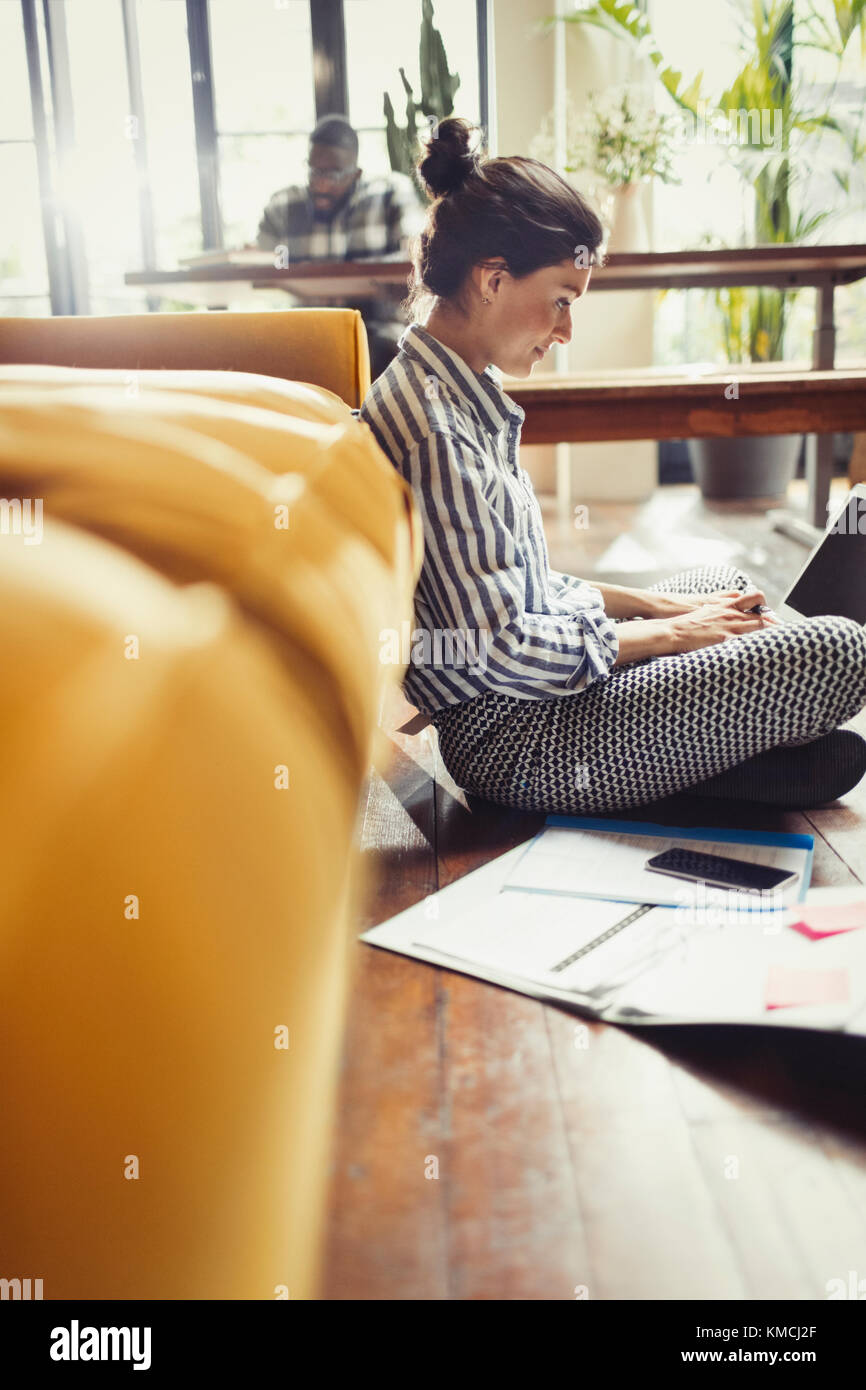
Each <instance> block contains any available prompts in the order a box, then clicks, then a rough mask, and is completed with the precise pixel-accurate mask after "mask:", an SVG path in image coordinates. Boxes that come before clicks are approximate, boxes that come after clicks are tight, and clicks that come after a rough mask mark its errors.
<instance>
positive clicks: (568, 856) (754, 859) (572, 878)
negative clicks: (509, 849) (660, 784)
mask: <svg viewBox="0 0 866 1390" xmlns="http://www.w3.org/2000/svg"><path fill="white" fill-rule="evenodd" d="M615 826H616V823H615V822H611V827H612V828H611V829H589V830H584V829H578V828H573V827H572V826H568V825H557V824H549V825H547V826H545V828H544V829H543V830H542V831H541V832H540V833H539V834H538V835H537V836H536V838H535V839H534V840H533V841H532V842H531V843H530V845H529V848H528V849H527V851H526V853H525V854H524V855H523V857H522V858H521V859H520V860H519V861H518V863H517V865H516V866H515V868H514V869H513V870H512V872H511V874H510V875H509V877H508V880H507V887H508V888H509V889H521V890H523V891H532V892H535V893H544V894H549V895H555V894H569V893H570V894H577V895H580V896H589V897H598V898H609V897H610V894H611V890H612V889H614V890H615V891H616V894H617V896H618V898H619V899H620V900H622V901H627V902H635V903H660V904H661V903H663V904H666V905H668V906H672V907H693V908H694V907H701V906H702V905H703V906H705V907H714V906H716V905H719V904H723V903H726V902H730V901H731V899H736V904H737V907H738V909H739V910H742V911H763V910H765V909H769V910H772V911H777V910H779V908H780V907H782V906H785V905H788V904H790V903H793V902H796V901H797V900H798V899H799V898H801V897H802V896H803V895H804V893H805V889H806V886H807V884H808V874H809V871H810V868H811V839H810V837H808V836H798V837H790V838H796V839H799V840H802V841H804V842H806V843H804V844H803V845H802V846H799V845H775V844H766V843H746V842H745V841H746V837H745V836H744V837H743V840H742V841H738V840H735V839H716V838H709V836H707V837H706V838H693V837H692V836H691V835H684V834H682V833H679V834H678V833H677V832H676V831H674V830H671V831H670V832H669V834H667V835H664V834H657V833H640V832H638V833H625V832H623V831H620V830H617V829H616V828H615ZM675 846H683V847H684V848H687V849H692V850H703V851H705V852H707V853H709V854H721V855H724V856H725V857H726V858H729V859H742V860H744V861H745V862H747V863H751V864H768V865H771V866H772V867H773V868H780V869H788V870H793V871H794V872H795V873H796V878H795V879H794V880H793V881H792V883H791V884H790V885H788V886H785V887H782V888H780V889H777V890H775V891H773V892H770V893H765V894H760V895H759V894H756V893H747V892H745V891H739V890H737V891H732V890H729V889H725V888H714V887H711V886H709V885H707V884H704V883H690V882H688V881H687V880H685V879H677V878H673V877H668V876H665V875H663V874H658V873H653V872H651V871H649V870H647V869H645V868H644V865H645V863H646V860H647V859H648V858H649V857H650V855H654V854H659V853H661V852H662V851H664V850H666V849H670V848H673V847H675Z"/></svg>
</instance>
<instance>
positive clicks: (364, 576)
mask: <svg viewBox="0 0 866 1390" xmlns="http://www.w3.org/2000/svg"><path fill="white" fill-rule="evenodd" d="M299 313H300V314H301V315H302V316H303V318H302V319H301V318H294V322H292V319H293V316H294V315H298V314H299ZM333 315H338V316H342V320H343V327H340V326H339V325H338V324H337V323H336V322H335V320H334V318H333V317H331V316H333ZM347 316H348V317H347ZM151 317H152V318H155V319H159V320H161V322H159V323H158V325H157V326H156V327H154V328H151V324H150V319H142V320H138V321H137V323H135V322H131V321H130V320H117V321H115V322H112V323H109V321H107V320H102V321H86V320H82V321H81V322H80V323H77V324H76V326H75V330H74V332H73V329H72V324H71V322H70V321H66V322H62V321H61V323H60V325H59V327H58V332H57V336H56V338H52V326H53V324H52V321H50V320H48V321H44V322H38V323H34V322H33V321H21V324H20V326H19V325H18V324H16V325H15V332H16V335H17V341H18V344H19V346H18V348H17V349H16V355H19V357H20V355H21V354H24V355H26V354H27V351H28V349H27V343H28V342H31V343H32V344H34V348H33V352H32V355H33V356H34V357H35V356H36V349H37V347H38V356H39V360H38V363H37V364H36V365H32V364H30V365H28V364H23V365H22V364H20V363H19V365H12V366H7V367H2V368H0V495H2V498H3V499H4V500H5V502H6V504H7V505H6V510H5V511H4V517H5V518H6V525H5V527H4V532H3V534H0V589H2V602H0V633H2V642H3V651H4V667H5V672H6V674H5V678H4V680H3V681H2V682H0V711H2V727H3V729H4V735H5V756H4V758H3V760H2V771H0V788H2V794H0V833H2V839H3V844H4V872H3V880H2V881H3V888H4V892H3V898H2V907H0V941H2V969H0V1021H2V1022H0V1027H2V1035H3V1057H4V1067H3V1073H2V1078H0V1110H2V1113H3V1123H2V1126H0V1232H2V1250H3V1265H4V1268H3V1270H2V1273H3V1275H4V1277H6V1278H9V1279H14V1278H20V1279H22V1280H23V1279H28V1278H29V1279H31V1280H36V1279H40V1280H42V1292H43V1297H45V1298H46V1299H54V1298H70V1299H79V1298H82V1299H130V1298H146V1299H150V1298H157V1299H194V1298H205V1299H213V1298H216V1299H238V1298H240V1299H258V1298H264V1299H273V1298H283V1297H291V1298H309V1297H314V1296H315V1293H316V1289H317V1278H318V1269H319V1257H320V1248H321V1235H322V1227H323V1211H324V1204H325V1199H326V1190H327V1165H328V1153H329V1142H330V1134H331V1128H332V1122H333V1105H334V1098H335V1087H336V1078H337V1070H338V1064H339V1054H340V1044H341V1035H342V1021H343V1013H344V1006H345V1000H346V992H347V988H348V986H349V980H350V968H351V955H352V952H351V943H352V937H353V931H352V924H353V918H354V916H355V914H356V911H357V905H358V901H359V895H360V894H361V893H362V892H364V891H368V890H369V887H370V885H369V884H367V883H365V881H364V876H363V872H362V869H361V865H360V861H359V857H358V852H357V848H356V840H355V827H356V818H357V812H358V805H359V793H360V791H361V788H362V786H363V783H364V779H365V777H366V775H367V772H368V770H369V768H370V766H371V764H372V765H374V766H375V765H381V760H382V758H383V755H384V754H383V748H384V741H383V742H382V743H381V744H380V742H379V740H380V739H381V738H382V736H381V734H380V733H379V731H378V730H377V727H376V725H377V719H376V715H377V709H378V707H379V702H380V700H381V697H382V695H383V692H384V688H385V686H386V685H387V684H388V683H389V682H392V681H393V682H397V683H399V680H400V678H401V676H402V674H403V672H402V670H401V669H400V668H398V667H393V666H391V667H389V666H386V665H382V664H381V663H380V662H379V656H378V654H379V650H380V641H379V635H380V633H381V631H382V629H383V628H393V627H398V625H399V624H400V623H401V622H402V621H403V619H404V618H408V617H410V616H411V613H412V594H413V591H414V586H415V583H416V582H417V578H418V574H419V572H420V564H421V547H422V541H421V532H420V526H419V524H418V517H417V514H416V511H415V507H414V504H413V502H412V497H411V492H410V491H409V489H408V487H407V486H406V484H405V483H404V482H403V481H402V479H401V478H400V477H399V476H398V475H397V474H396V472H395V471H394V470H393V468H392V467H391V465H390V464H389V462H388V460H387V459H386V458H385V457H384V455H383V454H382V453H381V452H380V451H379V449H378V448H377V447H376V445H375V442H374V441H373V439H372V436H371V435H370V432H369V431H368V430H367V429H366V427H365V426H363V425H362V424H360V422H358V421H357V420H355V419H353V418H352V416H351V413H350V410H349V403H350V402H351V401H352V400H353V399H357V398H358V394H359V393H361V394H362V393H363V386H364V371H365V358H364V353H363V351H359V350H358V346H357V345H358V342H359V339H360V336H361V335H362V334H363V327H362V326H360V324H359V322H358V323H356V322H354V319H355V316H354V315H353V314H351V311H337V310H333V311H328V310H322V311H290V312H288V313H286V314H285V315H261V316H253V315H237V316H235V315H228V314H226V315H219V316H217V315H207V316H204V315H201V316H198V315H177V316H174V315H154V316H151ZM192 318H200V319H201V320H202V324H201V329H200V330H198V331H200V332H201V333H203V334H204V337H203V338H201V339H199V340H197V341H200V342H201V343H202V344H204V343H205V342H206V345H207V356H206V358H205V359H204V361H205V367H206V368H207V369H206V370H199V369H198V360H197V357H196V355H195V354H193V352H192V349H191V348H190V361H189V365H188V368H187V369H179V362H178V358H179V356H180V354H179V352H178V351H177V350H176V344H175V343H174V340H173V335H172V321H174V320H177V321H178V323H179V324H180V325H181V326H180V327H179V329H178V332H179V334H180V337H181V338H183V340H184V342H185V343H186V345H187V347H189V345H190V343H191V341H192V340H191V339H190V338H189V337H188V336H187V337H184V335H188V334H189V333H190V331H191V330H190V326H189V320H190V319H192ZM235 318H243V319H247V320H251V319H253V318H258V319H261V320H263V321H264V320H266V322H261V323H260V324H258V325H256V324H253V323H251V322H250V323H248V325H247V328H248V330H249V331H248V332H247V333H246V334H245V335H241V337H240V338H239V337H238V330H237V328H236V326H235V324H234V323H233V322H232V320H233V319H235ZM274 318H279V319H283V320H284V321H283V322H282V323H281V324H280V325H279V326H275V327H272V325H271V323H270V320H271V319H274ZM295 325H297V327H295ZM7 327H8V324H4V323H0V343H2V344H3V353H4V355H5V354H6V353H8V352H9V351H10V347H9V338H8V337H7V336H6V330H7ZM28 327H29V328H30V329H31V331H32V334H33V336H32V338H30V339H28V334H27V331H26V330H27V328H28ZM311 328H312V329H314V330H315V340H316V341H318V342H326V341H329V340H330V341H333V340H334V335H335V334H336V336H337V338H338V339H339V340H340V342H341V347H340V348H339V350H338V351H337V352H336V353H335V360H336V361H338V362H341V363H342V364H343V365H342V366H341V367H340V368H339V370H330V369H329V370H324V369H323V371H322V376H323V378H324V380H325V382H326V388H327V389H326V390H319V389H317V387H318V383H317V382H316V381H315V380H313V381H312V384H310V385H301V384H298V383H294V382H291V381H289V380H278V379H277V378H275V377H274V376H272V375H269V374H266V375H262V374H260V373H259V372H258V366H259V365H260V364H259V362H258V359H257V358H256V355H255V352H254V351H253V350H252V345H254V344H255V343H256V342H267V348H266V350H265V352H264V356H263V359H262V360H263V361H264V363H265V364H266V365H267V366H268V367H269V368H270V367H272V366H273V365H274V362H275V361H276V358H277V356H279V357H280V360H281V362H282V365H283V367H284V368H285V367H286V365H287V363H289V362H293V363H294V364H295V365H296V369H297V370H298V371H299V372H300V373H301V374H302V375H304V376H305V380H306V381H307V382H310V381H311V378H312V377H313V373H312V372H311V371H309V370H306V371H305V370H304V369H303V368H302V367H301V366H299V365H298V364H302V363H304V362H305V360H306V361H307V363H308V364H309V361H311V360H312V358H311V357H308V358H307V359H305V356H304V352H305V349H304V342H305V341H306V339H307V336H308V334H309V332H310V329H311ZM88 329H91V330H92V332H93V335H94V336H93V343H94V344H98V345H99V346H98V350H97V347H93V360H92V362H91V360H90V359H89V361H88V365H86V366H81V365H79V366H75V367H69V366H64V365H59V366H57V365H52V363H53V362H54V361H55V360H56V361H58V362H61V363H62V362H66V361H67V360H68V356H70V355H71V356H72V357H73V358H74V360H75V361H76V362H78V363H80V362H81V359H82V355H85V356H87V353H85V352H84V349H83V347H82V344H85V343H86V344H87V347H88V352H89V349H90V347H91V346H92V344H91V343H90V339H89V338H88ZM124 329H125V330H126V334H131V336H130V337H128V338H127V337H126V336H125V333H124ZM221 332H225V333H226V334H227V343H226V345H227V354H226V357H227V360H230V363H231V367H232V369H231V371H221V370H218V364H219V362H220V355H219V352H218V350H217V346H216V345H215V344H218V341H219V337H220V333H221ZM296 332H297V333H298V334H300V338H299V339H298V340H295V338H294V337H293V334H294V333H296ZM241 341H243V343H244V344H245V348H244V352H243V353H242V354H240V355H239V354H238V344H239V343H240V342H241ZM277 343H279V344H280V347H279V349H277V347H276V346H275V344H277ZM109 346H110V350H111V353H112V361H113V363H114V365H113V366H110V367H106V366H104V365H102V361H103V360H104V354H105V353H106V352H107V351H108V347H109ZM142 362H148V363H158V364H160V365H159V369H151V368H150V367H145V366H142ZM240 364H242V365H240ZM332 366H333V364H332ZM329 392H334V393H335V394H334V395H333V396H332V395H330V394H328V393H329ZM337 397H342V399H337ZM14 499H17V500H18V502H19V503H20V511H19V512H18V513H16V512H15V509H14V508H13V507H12V505H11V502H12V500H14ZM37 502H41V504H42V508H41V522H40V526H39V527H37V525H36V516H37V512H38V510H39V509H38V508H37V505H36V504H37ZM28 504H29V505H28ZM16 515H17V516H18V519H19V521H20V526H19V528H18V530H17V531H16V529H15V526H14V524H12V523H14V521H15V517H16ZM28 528H29V529H28ZM37 531H39V535H38V537H37ZM398 630H399V627H398Z"/></svg>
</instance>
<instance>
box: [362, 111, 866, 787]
mask: <svg viewBox="0 0 866 1390" xmlns="http://www.w3.org/2000/svg"><path fill="white" fill-rule="evenodd" d="M472 134H473V132H472V127H471V126H469V125H468V124H467V123H466V122H465V121H462V120H459V119H457V118H449V119H447V120H443V121H440V122H439V125H438V128H437V129H436V130H435V132H431V135H430V137H429V138H428V141H427V145H426V152H425V154H424V156H423V158H422V159H421V161H420V163H419V165H418V172H419V175H420V177H421V179H422V181H423V182H424V184H425V186H426V188H427V190H428V193H429V194H430V197H431V199H432V202H431V203H430V206H429V207H428V210H427V219H426V225H425V228H424V230H423V232H422V233H421V235H420V237H419V238H417V240H416V242H415V247H414V253H413V255H414V269H413V276H412V281H411V289H410V296H409V301H408V305H409V308H410V311H411V317H412V322H410V324H409V326H408V327H407V328H406V329H405V330H404V332H403V334H402V336H401V338H400V344H399V352H398V355H397V357H396V358H395V359H394V361H393V362H392V363H391V364H390V365H389V367H388V368H387V369H386V370H385V372H383V374H382V375H381V376H380V377H378V378H377V380H376V381H375V382H374V383H373V385H372V386H371V388H370V391H369V394H368V395H367V397H366V400H365V401H364V403H363V405H362V407H361V410H360V418H361V419H362V420H364V421H365V422H366V423H367V424H368V425H369V426H370V427H371V429H372V430H373V433H374V434H375V436H376V439H377V440H378V442H379V444H380V445H381V447H382V448H383V449H384V451H385V453H386V454H388V456H389V457H390V458H391V460H392V461H393V463H394V465H395V466H396V467H397V468H398V469H399V471H400V473H401V474H402V475H403V476H404V477H405V478H406V479H407V481H408V482H409V483H410V485H411V487H412V489H413V493H414V496H415V498H416V500H417V502H418V506H419V509H420V513H421V517H422V520H423V527H424V541H425V557H424V563H423V569H422V573H421V577H420V580H419V583H418V588H417V591H416V596H415V616H416V624H417V626H416V637H415V641H414V642H413V644H412V658H411V660H410V662H409V665H408V668H407V672H406V676H405V679H404V690H405V692H406V695H407V696H408V698H409V699H410V700H411V701H412V702H413V704H415V705H417V707H418V709H419V710H421V711H422V712H424V713H426V714H428V715H429V717H430V718H431V720H432V722H433V723H434V725H435V727H436V729H437V732H438V736H439V746H440V750H441V753H442V757H443V760H444V762H445V765H446V767H447V768H448V771H449V772H450V773H451V775H452V776H453V778H454V780H455V781H456V782H457V783H458V785H460V786H461V787H463V788H465V789H466V790H467V791H469V792H471V793H474V794H476V795H478V796H482V797H486V798H488V799H489V800H491V801H495V802H498V803H500V804H502V805H505V806H513V807H519V808H523V809H526V810H533V811H544V812H561V813H564V814H593V813H605V812H612V811H620V810H625V809H627V808H629V807H633V806H639V805H642V804H646V803H649V802H652V801H656V800H658V799H659V798H661V797H665V796H668V795H670V794H672V793H676V792H683V791H688V792H690V793H691V794H692V795H701V796H722V797H724V796H727V797H738V798H744V799H747V800H753V801H758V802H766V803H769V804H772V805H776V806H789V807H808V806H814V805H817V804H820V803H821V802H823V801H828V800H832V799H833V798H834V797H837V796H840V795H842V794H843V793H844V792H846V791H848V790H850V788H851V787H853V786H854V785H855V784H856V783H857V782H858V781H859V780H860V778H861V777H862V776H863V775H864V773H866V740H863V739H862V738H861V737H860V736H859V734H856V733H854V732H853V731H851V730H842V729H839V728H838V726H839V725H840V724H843V723H844V722H845V721H847V720H849V719H852V718H853V717H854V716H855V715H856V714H857V713H858V712H859V711H860V710H861V709H862V708H863V706H864V704H866V630H864V629H863V628H862V627H860V626H859V624H857V623H855V622H853V621H852V620H850V619H847V618H840V617H833V616H827V617H814V618H805V619H803V620H802V621H800V622H793V623H788V622H780V621H778V620H777V619H776V617H775V615H774V614H772V613H771V612H769V611H764V612H763V613H761V612H752V611H751V610H752V609H755V608H757V607H758V605H764V604H765V599H764V595H763V593H761V591H760V590H759V589H758V588H756V586H755V585H754V584H753V583H752V582H751V580H750V579H749V576H748V575H746V574H744V573H743V572H742V571H741V570H739V569H735V568H731V567H728V566H717V567H713V566H708V567H704V568H699V569H692V570H687V571H684V572H681V573H678V574H674V575H672V576H671V577H670V578H668V579H666V580H665V581H663V582H662V583H659V584H656V585H653V586H652V587H651V588H649V589H627V588H623V587H620V586H617V585H606V584H593V583H589V582H585V581H583V580H581V579H578V578H576V577H575V576H573V575H568V574H562V573H559V572H557V571H555V570H551V568H550V564H549V560H548V552H547V546H546V542H545V536H544V528H543V524H542V516H541V511H540V508H539V505H538V501H537V498H536V497H535V494H534V491H533V488H532V484H531V482H530V479H529V475H528V473H526V471H525V470H524V469H523V468H521V466H520V462H519V456H518V447H519V441H520V429H521V424H522V422H523V418H524V415H523V411H522V409H521V408H520V407H519V406H517V405H516V404H515V403H514V401H512V400H511V398H510V397H509V396H508V395H506V393H505V392H504V391H503V389H502V386H501V384H500V377H499V373H506V374H509V375H511V376H516V377H527V376H529V374H530V372H531V371H532V368H533V366H534V365H535V363H536V362H538V361H540V360H541V359H542V357H543V356H544V354H545V353H546V352H547V351H548V350H549V349H550V348H551V347H552V346H553V345H554V344H555V343H567V342H568V341H569V340H570V338H571V333H572V322H571V316H572V309H573V306H574V305H575V303H576V302H577V300H579V299H580V298H581V297H582V296H583V295H585V294H586V293H587V292H588V290H589V284H590V279H591V275H592V268H593V266H594V265H596V264H598V258H599V255H600V247H601V243H602V235H603V233H602V227H601V224H600V222H599V221H598V218H597V217H596V215H595V214H594V213H593V211H592V209H591V208H590V207H589V205H588V204H587V203H586V201H585V200H584V199H583V198H582V197H581V195H580V194H579V193H578V192H577V191H576V190H575V189H574V188H573V187H572V186H571V185H570V184H568V183H567V182H566V181H565V180H564V179H562V178H560V177H559V175H558V174H556V173H555V172H554V171H553V170H552V169H549V168H548V167H547V166H546V165H544V164H541V163H539V162H538V161H536V160H533V159H526V158H521V157H516V156H515V157H513V158H507V159H506V158H496V159H494V158H482V157H479V156H477V155H476V154H475V153H473V151H472V148H471V141H472ZM422 309H427V310H428V312H427V314H426V317H425V316H424V315H423V314H422ZM624 408H626V407H624Z"/></svg>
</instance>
